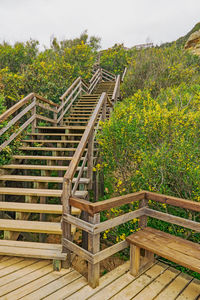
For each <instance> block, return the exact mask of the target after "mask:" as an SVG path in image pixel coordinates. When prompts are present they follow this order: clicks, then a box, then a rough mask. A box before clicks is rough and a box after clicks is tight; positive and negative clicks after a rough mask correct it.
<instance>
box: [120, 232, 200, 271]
mask: <svg viewBox="0 0 200 300" xmlns="http://www.w3.org/2000/svg"><path fill="white" fill-rule="evenodd" d="M126 240H127V241H128V243H129V244H130V261H131V262H130V272H131V274H132V275H133V276H136V275H138V274H139V273H141V272H142V271H143V270H144V269H146V268H147V267H149V266H150V265H151V264H152V263H153V261H154V254H157V255H159V256H162V257H164V258H166V259H168V260H171V261H173V262H175V263H177V264H179V265H182V266H183V267H186V268H188V269H190V270H193V271H195V272H197V273H200V244H197V243H193V242H190V241H187V240H185V239H182V238H180V237H177V236H174V235H171V234H168V233H165V232H163V231H160V230H156V229H154V228H150V227H145V228H144V229H142V230H141V231H138V232H136V233H134V234H132V235H130V236H128V237H127V238H126ZM141 248H142V249H145V250H146V251H145V256H144V258H143V259H142V257H141V253H140V249H141ZM142 260H143V261H144V262H143V264H142Z"/></svg>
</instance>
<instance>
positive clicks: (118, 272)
mask: <svg viewBox="0 0 200 300" xmlns="http://www.w3.org/2000/svg"><path fill="white" fill-rule="evenodd" d="M128 269H129V262H126V263H125V264H123V265H121V266H119V267H118V268H116V269H114V270H113V271H111V272H109V273H107V274H105V275H104V276H103V277H101V278H100V280H99V286H98V287H96V288H95V289H93V288H91V287H90V286H89V285H86V286H85V287H83V288H82V289H80V290H78V291H77V292H75V293H74V294H73V295H71V296H70V297H67V298H66V299H68V300H77V299H81V300H82V299H86V298H88V297H90V296H92V295H94V294H95V293H96V292H98V291H100V290H102V289H104V288H105V287H106V286H107V285H109V284H110V283H111V282H113V281H114V280H115V279H117V278H118V277H120V276H122V275H123V274H124V273H126V272H127V271H128Z"/></svg>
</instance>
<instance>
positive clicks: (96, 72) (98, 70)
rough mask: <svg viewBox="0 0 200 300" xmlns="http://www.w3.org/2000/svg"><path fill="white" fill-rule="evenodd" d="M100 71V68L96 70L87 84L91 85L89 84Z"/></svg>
mask: <svg viewBox="0 0 200 300" xmlns="http://www.w3.org/2000/svg"><path fill="white" fill-rule="evenodd" d="M100 70H101V68H98V69H97V70H96V71H95V73H94V74H93V76H92V78H91V79H90V80H89V83H91V82H92V81H93V80H94V78H95V77H96V75H97V74H98V73H99V72H100Z"/></svg>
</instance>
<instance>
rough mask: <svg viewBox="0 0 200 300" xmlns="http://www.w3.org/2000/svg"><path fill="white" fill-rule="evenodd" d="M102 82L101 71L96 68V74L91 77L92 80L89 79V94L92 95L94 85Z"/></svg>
mask: <svg viewBox="0 0 200 300" xmlns="http://www.w3.org/2000/svg"><path fill="white" fill-rule="evenodd" d="M101 80H102V70H101V68H98V69H97V70H96V72H95V73H94V75H93V76H92V78H91V79H90V81H89V83H90V85H89V89H88V91H89V94H91V93H92V91H93V90H94V88H95V87H96V85H97V84H98V83H99V82H100V81H101Z"/></svg>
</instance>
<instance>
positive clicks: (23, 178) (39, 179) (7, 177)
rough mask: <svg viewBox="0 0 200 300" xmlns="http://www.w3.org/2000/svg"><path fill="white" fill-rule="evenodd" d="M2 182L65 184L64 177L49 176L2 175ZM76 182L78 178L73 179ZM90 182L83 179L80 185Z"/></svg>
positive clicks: (0, 177) (0, 176)
mask: <svg viewBox="0 0 200 300" xmlns="http://www.w3.org/2000/svg"><path fill="white" fill-rule="evenodd" d="M0 180H3V181H6V180H8V181H32V182H55V183H63V177H54V176H51V177H48V176H25V175H0ZM74 182H76V178H73V183H74ZM89 182H90V180H89V179H88V178H81V179H80V183H84V184H88V183H89Z"/></svg>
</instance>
